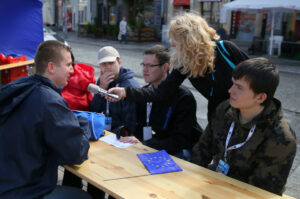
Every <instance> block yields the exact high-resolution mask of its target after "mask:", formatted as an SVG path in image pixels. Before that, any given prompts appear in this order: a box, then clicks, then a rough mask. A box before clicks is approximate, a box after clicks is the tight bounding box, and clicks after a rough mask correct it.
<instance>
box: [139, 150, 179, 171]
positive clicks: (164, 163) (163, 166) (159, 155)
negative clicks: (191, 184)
mask: <svg viewBox="0 0 300 199" xmlns="http://www.w3.org/2000/svg"><path fill="white" fill-rule="evenodd" d="M137 156H138V157H139V158H140V160H141V162H142V163H143V164H144V165H145V167H146V168H147V169H148V171H149V172H150V174H151V175H153V174H159V173H169V172H176V171H182V169H181V168H180V167H179V166H178V165H177V164H176V162H174V160H173V159H172V158H171V157H170V156H169V154H168V153H167V152H166V151H165V150H161V151H157V152H152V153H140V154H137Z"/></svg>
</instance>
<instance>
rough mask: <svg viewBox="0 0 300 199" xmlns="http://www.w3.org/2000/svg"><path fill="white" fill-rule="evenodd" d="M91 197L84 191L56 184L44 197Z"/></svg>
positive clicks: (47, 198)
mask: <svg viewBox="0 0 300 199" xmlns="http://www.w3.org/2000/svg"><path fill="white" fill-rule="evenodd" d="M65 198H72V199H92V197H91V196H90V195H89V194H88V193H87V192H85V191H83V190H81V189H77V188H74V187H68V186H56V188H55V189H54V190H53V191H52V192H51V193H50V194H48V195H46V196H45V197H44V199H65Z"/></svg>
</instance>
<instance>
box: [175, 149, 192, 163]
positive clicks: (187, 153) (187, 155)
mask: <svg viewBox="0 0 300 199" xmlns="http://www.w3.org/2000/svg"><path fill="white" fill-rule="evenodd" d="M191 153H192V152H191V150H190V149H182V151H180V152H179V153H176V154H174V156H176V157H177V158H180V159H183V160H186V161H191Z"/></svg>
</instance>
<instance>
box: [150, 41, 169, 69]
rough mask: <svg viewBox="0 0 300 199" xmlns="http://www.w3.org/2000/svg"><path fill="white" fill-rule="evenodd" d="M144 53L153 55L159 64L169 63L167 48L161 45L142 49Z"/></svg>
mask: <svg viewBox="0 0 300 199" xmlns="http://www.w3.org/2000/svg"><path fill="white" fill-rule="evenodd" d="M144 55H155V57H156V58H157V59H158V62H159V64H161V65H162V64H165V63H168V64H169V63H170V54H169V49H168V48H167V47H165V46H163V45H155V46H153V47H151V48H149V49H147V50H145V51H144Z"/></svg>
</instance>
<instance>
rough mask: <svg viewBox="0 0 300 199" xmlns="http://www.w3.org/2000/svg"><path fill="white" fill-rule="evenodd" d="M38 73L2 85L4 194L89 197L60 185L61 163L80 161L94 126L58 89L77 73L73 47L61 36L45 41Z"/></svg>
mask: <svg viewBox="0 0 300 199" xmlns="http://www.w3.org/2000/svg"><path fill="white" fill-rule="evenodd" d="M35 66H36V75H33V76H30V77H25V78H20V79H17V80H16V81H14V82H11V83H9V84H7V85H5V86H4V87H2V88H1V89H0V162H1V166H0V198H2V199H4V198H14V199H18V198H22V199H24V198H25V199H26V198H28V199H29V198H30V199H32V198H43V197H45V198H53V197H55V198H63V197H69V198H74V197H75V198H78V197H79V198H89V196H88V195H87V194H86V192H83V191H81V190H76V189H72V188H68V187H61V186H56V183H57V171H58V166H59V165H63V164H81V163H82V162H83V161H84V160H85V159H86V158H87V153H88V150H89V137H90V126H89V124H88V121H87V120H86V119H84V118H78V119H77V118H76V117H75V116H74V115H73V113H72V111H70V110H69V108H68V106H67V103H66V102H65V100H64V99H63V98H62V97H61V95H60V92H59V90H58V89H59V88H61V87H63V86H65V85H66V84H67V81H68V78H69V77H70V75H71V74H72V73H73V66H72V58H71V51H70V49H69V48H68V47H66V46H65V45H64V44H62V43H60V42H58V41H46V42H44V43H42V44H41V45H40V46H39V48H38V50H37V52H36V56H35Z"/></svg>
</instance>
